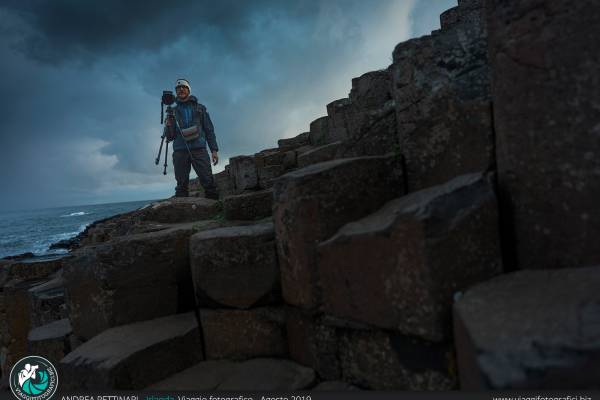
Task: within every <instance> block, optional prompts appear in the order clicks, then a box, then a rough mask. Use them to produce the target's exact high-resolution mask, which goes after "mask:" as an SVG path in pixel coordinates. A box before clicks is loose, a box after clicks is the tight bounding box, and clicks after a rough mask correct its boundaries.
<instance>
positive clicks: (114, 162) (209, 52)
mask: <svg viewBox="0 0 600 400" xmlns="http://www.w3.org/2000/svg"><path fill="white" fill-rule="evenodd" d="M452 3H455V0H443V1H442V0H440V1H436V2H435V5H432V2H430V1H426V2H425V1H420V2H417V3H415V0H378V1H367V2H365V1H359V0H342V1H335V0H323V1H316V0H315V1H300V2H297V1H294V2H291V1H268V0H260V1H221V2H209V1H189V2H158V1H144V2H125V1H119V2H117V1H102V2H91V1H86V2H81V1H71V2H69V1H40V2H12V3H3V5H0V33H1V35H0V53H1V54H3V62H2V63H0V93H2V98H1V100H0V107H1V109H2V110H3V114H2V115H3V121H2V123H1V124H0V152H2V153H1V154H2V155H0V182H2V189H1V190H2V193H1V194H2V196H1V199H0V208H2V207H5V206H9V207H30V206H36V207H42V206H44V205H64V204H84V203H97V202H107V201H123V200H128V199H131V200H134V199H147V198H156V197H165V196H168V195H169V194H170V192H171V191H172V187H173V186H174V178H173V174H172V169H170V168H169V174H168V175H167V176H166V177H165V176H163V175H162V173H161V172H162V168H161V167H157V166H155V165H154V158H155V157H156V151H157V150H158V144H159V137H160V125H159V117H160V102H159V101H160V100H159V99H160V95H161V93H162V90H164V89H172V86H173V82H174V80H175V79H176V78H178V77H187V78H188V79H190V81H191V84H192V92H193V94H195V95H197V96H198V97H199V99H200V101H201V102H203V103H204V104H205V105H207V107H208V109H209V112H210V114H211V117H212V119H213V122H214V124H215V128H216V133H217V140H218V143H219V147H220V152H219V153H220V158H221V161H220V163H219V165H218V166H217V167H216V170H215V171H220V170H221V169H222V168H223V166H224V165H225V164H226V163H227V161H228V160H227V159H228V158H229V157H231V156H235V155H238V154H252V153H254V152H256V151H259V150H261V149H264V148H267V147H273V146H276V142H277V139H278V138H282V137H289V136H292V135H296V134H298V133H300V132H302V131H305V130H306V129H308V124H309V122H310V121H311V120H312V119H315V118H317V117H319V116H321V115H324V114H325V105H326V104H327V103H328V102H330V101H332V100H335V99H336V98H339V97H343V96H346V95H347V93H348V91H349V89H350V79H351V78H352V77H354V76H358V75H360V74H362V73H364V72H367V71H369V70H370V69H377V68H384V67H386V66H387V65H388V64H389V62H390V55H391V51H392V49H393V46H394V45H395V44H396V43H397V42H399V41H400V40H403V39H406V38H407V37H408V36H409V34H410V33H411V32H418V33H419V34H421V33H424V32H427V31H428V30H430V29H434V28H436V26H435V24H436V23H437V22H436V21H437V15H438V14H439V13H440V12H441V11H442V10H444V9H446V8H448V7H450V6H452ZM415 4H416V5H417V6H416V7H415ZM424 4H427V5H428V6H427V7H425V6H424ZM411 11H412V17H413V18H414V19H415V20H418V21H425V22H423V23H421V24H420V25H419V26H417V27H412V29H411V25H410V20H409V16H410V15H411ZM432 16H433V17H432ZM429 24H431V25H433V26H429ZM415 28H418V29H415ZM161 164H162V161H161ZM169 164H171V161H170V158H169Z"/></svg>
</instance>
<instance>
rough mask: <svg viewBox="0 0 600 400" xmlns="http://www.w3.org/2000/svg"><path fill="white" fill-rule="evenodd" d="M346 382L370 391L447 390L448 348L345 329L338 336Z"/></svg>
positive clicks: (449, 382)
mask: <svg viewBox="0 0 600 400" xmlns="http://www.w3.org/2000/svg"><path fill="white" fill-rule="evenodd" d="M339 346H340V356H339V357H340V363H341V366H342V377H343V380H344V381H346V382H350V383H353V384H355V385H358V386H360V387H364V388H368V389H374V390H444V391H445V390H450V389H453V388H455V387H456V383H457V380H456V377H454V376H452V375H451V373H450V371H451V370H452V368H453V366H452V365H453V364H452V363H453V360H452V355H451V348H450V346H449V345H438V344H435V345H434V344H431V343H426V342H420V341H417V340H414V339H411V338H408V337H404V336H400V335H394V334H390V333H387V332H385V331H355V330H349V331H345V332H342V333H341V336H340V343H339Z"/></svg>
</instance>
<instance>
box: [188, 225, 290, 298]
mask: <svg viewBox="0 0 600 400" xmlns="http://www.w3.org/2000/svg"><path fill="white" fill-rule="evenodd" d="M190 268H191V278H192V282H193V285H194V291H195V293H196V303H197V304H198V305H203V304H210V303H207V302H206V298H208V299H210V300H211V301H212V302H215V303H217V304H220V305H224V306H230V307H236V308H249V307H251V306H254V305H259V304H268V303H273V302H277V301H278V300H279V299H280V298H281V295H280V290H281V289H280V272H279V266H278V263H277V251H276V246H275V230H274V228H273V223H272V222H264V223H258V224H254V225H246V226H232V227H226V228H218V229H211V230H206V231H203V232H200V233H197V234H195V235H193V236H192V237H191V239H190Z"/></svg>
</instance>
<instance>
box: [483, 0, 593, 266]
mask: <svg viewBox="0 0 600 400" xmlns="http://www.w3.org/2000/svg"><path fill="white" fill-rule="evenodd" d="M486 5H487V7H486V11H487V16H488V23H489V32H490V34H489V36H490V40H489V43H490V46H489V49H490V68H491V71H492V76H493V82H494V85H493V87H492V92H493V97H494V122H495V128H496V139H497V140H496V146H497V147H496V155H497V158H498V183H499V187H500V189H501V193H503V194H504V195H505V196H503V198H502V199H501V200H502V201H503V205H505V206H506V209H507V211H508V213H507V217H512V219H513V224H511V225H512V226H511V228H512V229H511V230H512V231H514V232H515V247H516V261H517V262H518V268H571V267H577V266H581V265H596V264H600V251H598V237H600V211H599V207H598V199H600V139H599V135H600V125H598V122H599V121H600V108H599V107H598V106H597V104H598V99H599V98H600V80H599V79H598V69H599V68H600V57H599V55H600V41H599V40H598V39H597V35H598V26H600V7H598V2H597V1H595V0H580V1H576V2H564V1H557V0H551V1H534V0H524V1H518V2H504V1H497V0H490V1H488V2H487V3H486ZM530 21H531V23H530ZM504 199H505V201H504ZM509 213H510V214H509ZM511 214H512V215H511Z"/></svg>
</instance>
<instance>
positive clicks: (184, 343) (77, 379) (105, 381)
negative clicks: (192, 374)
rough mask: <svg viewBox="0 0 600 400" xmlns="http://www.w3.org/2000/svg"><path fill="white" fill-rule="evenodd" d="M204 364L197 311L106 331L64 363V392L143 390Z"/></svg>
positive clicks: (67, 357)
mask: <svg viewBox="0 0 600 400" xmlns="http://www.w3.org/2000/svg"><path fill="white" fill-rule="evenodd" d="M201 360H202V346H201V342H200V332H199V331H198V322H197V321H196V316H195V315H194V313H193V312H190V313H185V314H177V315H170V316H168V317H163V318H157V319H153V320H149V321H143V322H137V323H134V324H130V325H124V326H119V327H116V328H111V329H108V330H106V331H104V332H102V333H101V334H99V335H98V336H95V337H93V338H92V339H91V340H89V341H87V342H85V343H83V344H82V345H81V346H79V347H77V348H76V349H75V350H73V351H72V352H71V353H69V354H67V355H66V356H65V358H63V359H62V361H61V362H60V368H61V371H62V376H61V387H62V388H63V389H69V390H73V389H141V388H144V387H146V386H148V385H149V384H150V383H153V382H157V381H159V380H161V379H164V378H166V377H168V376H170V375H172V374H174V373H176V372H179V371H182V370H184V369H185V368H188V367H190V366H192V365H194V364H197V363H198V362H199V361H201Z"/></svg>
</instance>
